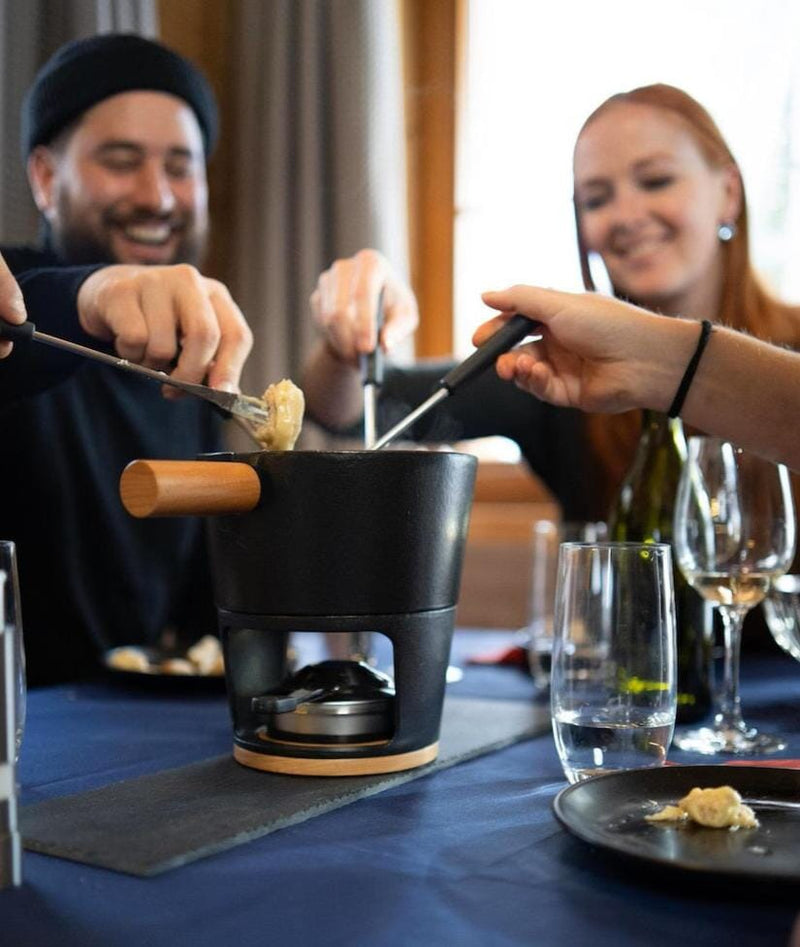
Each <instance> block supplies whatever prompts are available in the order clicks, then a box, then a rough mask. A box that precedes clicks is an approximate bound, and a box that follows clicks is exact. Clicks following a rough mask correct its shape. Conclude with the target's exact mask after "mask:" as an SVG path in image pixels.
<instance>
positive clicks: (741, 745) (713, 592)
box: [673, 437, 795, 754]
mask: <svg viewBox="0 0 800 947" xmlns="http://www.w3.org/2000/svg"><path fill="white" fill-rule="evenodd" d="M673 542H674V546H675V552H676V556H677V559H678V566H679V568H680V570H681V571H682V572H683V574H684V575H685V576H686V579H687V580H688V582H689V583H690V584H691V585H692V586H693V587H694V588H695V589H696V590H697V591H698V592H699V593H700V594H701V595H702V596H703V597H704V598H706V599H707V600H708V601H710V602H711V603H712V604H713V605H714V606H715V608H716V609H717V610H718V611H719V613H720V615H721V616H722V622H723V628H724V634H725V661H724V671H723V680H722V682H721V685H720V686H719V687H718V688H717V692H716V694H715V697H714V699H715V704H716V707H715V713H714V720H713V723H712V725H711V726H710V727H701V728H699V729H697V730H690V731H687V732H686V733H682V734H681V733H679V734H678V735H677V736H676V739H675V745H676V746H678V747H680V748H681V749H682V750H690V751H694V752H697V753H706V754H715V753H733V754H738V753H769V752H773V751H775V750H780V749H783V748H784V747H785V745H786V743H785V741H784V740H782V739H781V738H779V737H775V736H771V735H768V734H765V733H759V732H758V731H757V730H756V729H755V728H754V727H749V726H748V725H747V724H746V723H745V722H744V720H743V719H742V712H741V706H740V699H739V652H740V646H741V636H742V622H743V621H744V617H745V615H746V614H747V612H748V611H749V609H751V608H752V607H753V606H754V605H757V604H758V603H759V602H760V601H761V600H762V599H763V598H764V596H765V595H766V594H767V591H768V589H769V587H770V583H771V582H772V581H773V580H774V579H775V578H777V577H778V576H780V575H783V574H784V573H785V572H786V570H787V569H788V567H789V564H790V563H791V561H792V558H793V556H794V548H795V516H794V505H793V502H792V493H791V488H790V485H789V474H788V472H787V470H786V468H785V467H784V466H782V465H780V464H773V463H771V462H770V461H767V460H763V459H762V458H760V457H756V456H755V455H754V454H749V453H747V452H746V451H743V450H741V449H740V448H738V447H736V446H735V445H733V444H731V443H730V442H728V441H725V440H723V439H721V438H717V437H692V438H690V439H689V451H688V458H687V461H686V465H685V467H684V469H683V473H682V475H681V480H680V483H679V485H678V496H677V499H676V503H675V524H674V532H673Z"/></svg>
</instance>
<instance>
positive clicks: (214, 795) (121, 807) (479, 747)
mask: <svg viewBox="0 0 800 947" xmlns="http://www.w3.org/2000/svg"><path fill="white" fill-rule="evenodd" d="M549 729H550V716H549V711H548V709H547V708H544V707H538V706H535V705H533V704H531V703H530V702H521V701H492V700H471V699H464V698H456V697H448V698H447V699H446V700H445V706H444V713H443V716H442V731H441V738H440V743H439V756H438V759H436V760H435V761H434V762H432V763H429V764H428V765H426V766H422V767H419V768H418V769H412V770H407V771H406V772H401V773H387V774H382V775H374V776H347V777H311V776H284V775H281V774H278V773H262V772H259V771H256V770H252V769H247V768H245V767H243V766H240V765H239V764H238V763H236V762H234V760H233V758H232V756H229V755H225V756H220V757H216V758H214V759H210V760H206V761H204V762H202V763H193V764H191V765H189V766H183V767H180V768H179V769H171V770H166V771H164V772H162V773H156V774H154V775H149V776H140V777H137V778H135V779H128V780H125V781H123V782H119V783H113V784H111V785H110V786H105V787H103V788H102V789H94V790H90V791H87V792H82V793H77V794H75V795H72V796H65V797H63V798H59V799H50V800H48V801H46V802H40V803H36V804H34V805H30V806H25V807H23V809H22V812H21V823H22V831H23V836H24V844H25V847H26V848H27V849H29V850H30V851H34V852H42V853H44V854H47V855H56V856H58V857H59V858H68V859H71V860H73V861H78V862H83V863H85V864H88V865H97V866H99V867H102V868H110V869H112V870H114V871H121V872H126V873H127V874H132V875H140V876H148V875H156V874H159V873H160V872H163V871H167V870H168V869H170V868H177V867H178V866H180V865H185V864H187V863H189V862H192V861H195V860H197V859H199V858H204V857H205V856H207V855H212V854H214V853H216V852H222V851H225V850H226V849H228V848H232V847H234V846H235V845H240V844H242V843H243V842H249V841H250V840H252V839H256V838H260V837H261V836H263V835H267V834H269V833H270V832H274V831H275V830H276V829H280V828H283V827H284V826H288V825H294V824H296V823H298V822H303V821H305V820H306V819H311V818H313V817H314V816H317V815H321V814H322V813H324V812H330V811H331V810H332V809H338V808H339V807H341V806H345V805H347V804H348V803H351V802H355V801H356V800H357V799H361V798H363V797H365V796H371V795H374V794H375V793H379V792H382V791H383V790H384V789H388V788H390V787H391V786H397V785H399V784H400V783H404V782H408V781H409V780H412V779H418V778H419V777H421V776H426V775H427V774H429V773H435V772H436V771H437V770H440V769H444V768H445V767H448V766H452V765H453V764H455V763H460V762H462V761H464V760H468V759H472V758H473V757H476V756H480V755H482V754H484V753H489V752H491V751H492V750H497V749H500V748H502V747H504V746H508V745H510V744H512V743H516V742H518V741H519V740H525V739H528V738H530V737H533V736H538V735H540V734H542V733H544V732H546V731H547V730H549Z"/></svg>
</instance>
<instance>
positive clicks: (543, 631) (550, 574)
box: [523, 519, 608, 692]
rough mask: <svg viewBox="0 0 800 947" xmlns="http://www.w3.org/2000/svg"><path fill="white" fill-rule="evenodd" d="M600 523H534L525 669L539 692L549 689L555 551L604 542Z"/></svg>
mask: <svg viewBox="0 0 800 947" xmlns="http://www.w3.org/2000/svg"><path fill="white" fill-rule="evenodd" d="M607 534H608V527H607V526H606V524H605V523H602V522H596V523H594V522H589V523H583V522H558V521H557V520H550V519H542V520H536V522H535V523H534V524H533V542H532V547H531V591H530V605H529V609H528V616H529V617H528V626H527V628H525V629H523V631H524V632H527V646H528V666H529V668H530V672H531V677H532V678H533V681H534V683H535V684H536V687H537V689H538V690H539V691H541V692H544V691H546V690H547V688H548V687H549V686H550V664H551V661H552V657H553V612H554V609H555V599H556V578H557V575H558V550H559V547H560V546H561V543H564V542H589V543H596V542H600V541H602V540H604V539H606V537H607Z"/></svg>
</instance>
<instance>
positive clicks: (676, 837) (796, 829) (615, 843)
mask: <svg viewBox="0 0 800 947" xmlns="http://www.w3.org/2000/svg"><path fill="white" fill-rule="evenodd" d="M726 785H727V786H733V788H734V789H736V790H737V791H738V792H739V793H740V795H741V796H742V800H743V801H744V802H746V803H747V805H749V806H751V807H752V808H753V809H754V811H755V813H756V816H757V818H758V820H759V822H760V823H761V824H760V826H759V828H757V829H738V830H736V831H731V830H729V829H710V828H705V827H703V826H699V825H696V824H692V823H677V824H676V823H664V822H662V823H652V822H647V821H646V820H645V816H646V815H649V814H650V813H653V812H655V811H656V810H657V809H659V808H661V806H665V805H674V804H675V803H677V801H678V800H679V799H680V798H682V797H683V796H685V795H686V794H687V793H688V792H689V790H690V789H692V788H693V787H694V786H700V787H701V788H704V789H705V788H711V787H714V786H726ZM553 810H554V812H555V814H556V817H557V818H558V820H559V822H561V823H562V825H563V826H564V827H565V828H566V829H567V830H568V831H569V832H571V833H572V834H573V835H575V836H577V837H578V838H579V839H582V840H583V841H584V842H589V843H590V844H592V845H597V846H599V847H600V848H603V849H606V850H607V851H611V852H614V853H616V854H617V855H621V856H623V857H625V858H627V859H633V860H635V861H637V862H646V863H648V864H649V865H651V866H658V867H662V868H669V869H679V870H681V871H683V872H695V873H697V874H702V875H707V876H713V877H715V878H725V879H740V880H746V881H753V882H758V883H759V884H763V883H764V882H765V881H770V880H772V881H779V882H790V883H792V884H800V770H792V769H775V768H770V767H763V768H762V767H758V766H735V767H734V766H731V767H728V766H712V765H707V766H665V767H661V768H655V769H638V770H626V771H623V772H618V773H608V774H606V775H604V776H597V777H595V778H594V779H589V780H586V781H585V782H582V783H576V784H575V785H574V786H568V787H567V788H566V789H562V790H561V792H560V793H559V794H558V795H557V796H556V798H555V799H554V800H553Z"/></svg>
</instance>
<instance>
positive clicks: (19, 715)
mask: <svg viewBox="0 0 800 947" xmlns="http://www.w3.org/2000/svg"><path fill="white" fill-rule="evenodd" d="M0 572H1V573H3V575H4V576H5V582H4V583H2V585H3V592H2V594H3V611H2V615H3V621H4V626H5V630H6V632H10V633H11V635H12V638H13V641H14V669H15V673H14V709H15V718H16V732H15V734H14V739H15V742H16V747H17V757H19V750H20V746H21V745H22V734H23V732H24V730H25V704H26V701H25V695H26V684H25V646H24V643H23V638H22V609H21V606H20V595H19V575H18V573H17V550H16V546H15V545H14V543H13V542H11V541H10V540H0Z"/></svg>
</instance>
